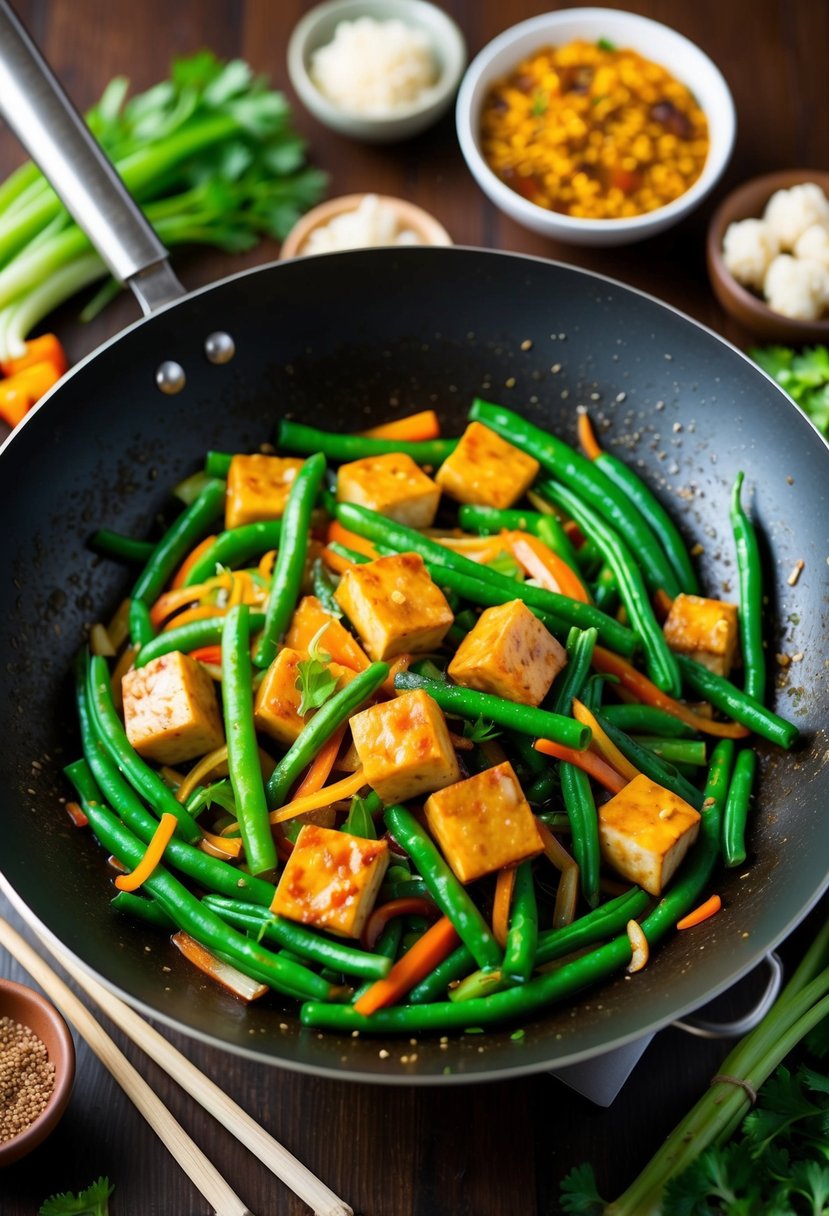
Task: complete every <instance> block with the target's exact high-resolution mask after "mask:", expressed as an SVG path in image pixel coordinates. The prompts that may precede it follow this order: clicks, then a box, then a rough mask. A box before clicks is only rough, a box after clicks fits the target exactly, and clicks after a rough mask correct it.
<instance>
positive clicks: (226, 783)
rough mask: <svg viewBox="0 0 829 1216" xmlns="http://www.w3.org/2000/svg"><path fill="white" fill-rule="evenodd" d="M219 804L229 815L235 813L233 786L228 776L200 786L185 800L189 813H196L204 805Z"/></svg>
mask: <svg viewBox="0 0 829 1216" xmlns="http://www.w3.org/2000/svg"><path fill="white" fill-rule="evenodd" d="M214 803H215V805H216V806H220V807H221V808H222V810H223V811H227V812H228V814H230V815H234V816H235V815H236V799H235V797H234V794H233V786H232V785H231V783H230V779H229V778H228V777H224V778H223V779H222V780H221V781H214V782H213V784H212V785H205V786H200V787H199V788H198V789H197V790H196V791H195V793H194V794H193V795H192V796H191V797H190V798H189V799H188V801H187V809H188V811H189V812H190V814H191V815H198V813H199V811H201V810H203V808H204V807H206V806H212V805H213V804H214Z"/></svg>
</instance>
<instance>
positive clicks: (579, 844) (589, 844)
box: [559, 763, 601, 908]
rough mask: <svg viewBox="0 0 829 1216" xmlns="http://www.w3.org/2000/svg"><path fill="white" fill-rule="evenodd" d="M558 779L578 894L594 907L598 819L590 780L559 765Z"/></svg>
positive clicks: (572, 766)
mask: <svg viewBox="0 0 829 1216" xmlns="http://www.w3.org/2000/svg"><path fill="white" fill-rule="evenodd" d="M559 777H560V780H561V796H562V798H563V799H564V807H565V810H566V811H567V818H568V819H569V820H570V829H571V832H572V836H571V850H572V853H573V857H574V858H575V859H576V862H577V863H578V867H579V883H580V885H581V893H582V896H583V897H584V901H585V903H586V904H587V906H588V907H589V908H595V907H596V905H597V903H598V902H599V871H600V869H601V852H600V848H599V816H598V812H597V810H596V802H595V799H594V797H593V789H592V786H591V785H590V778H589V777H588V775H587V773H585V772H584V770H583V769H580V768H578V767H577V766H576V765H575V764H567V763H563V764H561V765H560V766H559Z"/></svg>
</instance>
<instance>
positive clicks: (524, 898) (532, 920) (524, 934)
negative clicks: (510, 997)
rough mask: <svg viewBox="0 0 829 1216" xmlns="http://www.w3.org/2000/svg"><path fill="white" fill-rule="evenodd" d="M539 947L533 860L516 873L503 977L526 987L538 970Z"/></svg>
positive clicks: (525, 863)
mask: <svg viewBox="0 0 829 1216" xmlns="http://www.w3.org/2000/svg"><path fill="white" fill-rule="evenodd" d="M537 946H538V907H537V904H536V900H535V884H534V882H533V867H532V862H531V861H523V862H522V863H521V865H520V866H519V867H518V869H517V870H516V873H515V886H514V888H513V892H512V907H511V909H510V921H509V929H508V930H507V941H506V945H505V947H504V961H503V963H502V964H501V972H502V974H503V975H504V976H505V977H506V979H508V980H509V981H510V982H511V983H513V984H525V983H526V982H527V980H528V979H529V978H530V976H531V975H532V973H533V968H534V967H535V952H536V949H537Z"/></svg>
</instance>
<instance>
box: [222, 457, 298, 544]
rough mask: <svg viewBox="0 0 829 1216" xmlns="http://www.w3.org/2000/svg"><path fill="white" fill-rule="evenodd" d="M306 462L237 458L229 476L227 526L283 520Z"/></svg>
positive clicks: (291, 459) (226, 510)
mask: <svg viewBox="0 0 829 1216" xmlns="http://www.w3.org/2000/svg"><path fill="white" fill-rule="evenodd" d="M304 463H305V462H304V461H303V460H301V459H299V457H296V456H261V455H258V454H256V455H253V456H234V457H233V459H232V460H231V462H230V471H229V473H228V475H227V497H226V499H225V527H226V528H238V527H239V526H240V525H241V524H254V523H257V521H258V520H260V519H281V518H282V515H283V514H284V511H285V503H286V502H287V501H288V494H289V493H290V490H291V486H292V485H293V483H294V481H295V479H296V475H297V473H298V472H299V470H300V469H301V468H302V466H303V464H304Z"/></svg>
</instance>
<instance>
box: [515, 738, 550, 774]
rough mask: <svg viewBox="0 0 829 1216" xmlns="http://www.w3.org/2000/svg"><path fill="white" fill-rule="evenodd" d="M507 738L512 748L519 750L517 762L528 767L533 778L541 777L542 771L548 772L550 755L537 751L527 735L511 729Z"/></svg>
mask: <svg viewBox="0 0 829 1216" xmlns="http://www.w3.org/2000/svg"><path fill="white" fill-rule="evenodd" d="M506 740H507V742H508V743H509V747H510V750H512V751H514V752H517V763H519V764H521V765H522V766H523V767H524V768H525V769H526V771H527V773H528V774H529V776H531V777H533V778H535V777H540V776H541V775H542V773H546V772H547V769H548V768H549V759H548V757H546V756H543V755H542V754H541V752H539V751H536V749H535V748H534V747H533V745H532V743H531V742H530V739H529V737H528V736H527V735H522V734H520V733H519V732H517V731H509V732H508V734H507V736H506Z"/></svg>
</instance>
